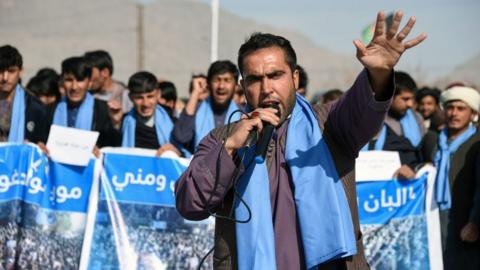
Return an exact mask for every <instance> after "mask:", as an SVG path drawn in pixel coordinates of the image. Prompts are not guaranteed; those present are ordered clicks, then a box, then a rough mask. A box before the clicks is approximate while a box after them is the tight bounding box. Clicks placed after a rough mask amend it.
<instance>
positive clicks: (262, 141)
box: [249, 103, 280, 164]
mask: <svg viewBox="0 0 480 270" xmlns="http://www.w3.org/2000/svg"><path fill="white" fill-rule="evenodd" d="M265 108H274V109H277V116H278V117H280V108H279V107H278V103H269V104H266V105H265ZM262 123H263V130H262V131H263V132H262V136H261V137H260V138H259V140H258V141H257V146H256V147H255V154H254V156H255V162H257V163H258V164H260V163H263V162H264V161H265V155H266V154H267V149H268V144H269V143H270V139H271V138H272V134H273V131H274V130H275V127H274V126H273V125H272V124H271V123H269V122H263V121H262ZM251 133H255V136H256V133H257V132H256V130H255V132H253V131H252V132H251ZM249 137H250V136H249Z"/></svg>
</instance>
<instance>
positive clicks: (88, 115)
mask: <svg viewBox="0 0 480 270" xmlns="http://www.w3.org/2000/svg"><path fill="white" fill-rule="evenodd" d="M94 104H95V100H94V98H93V96H92V95H91V94H90V93H88V92H87V94H86V95H85V99H84V100H83V102H82V104H80V108H79V109H78V114H77V120H76V121H75V126H74V128H77V129H83V130H91V129H92V122H93V105H94ZM67 113H68V109H67V98H66V97H64V98H62V101H60V102H59V103H58V105H57V108H56V109H55V114H54V116H53V124H55V125H59V126H64V127H68V120H67V119H68V116H67Z"/></svg>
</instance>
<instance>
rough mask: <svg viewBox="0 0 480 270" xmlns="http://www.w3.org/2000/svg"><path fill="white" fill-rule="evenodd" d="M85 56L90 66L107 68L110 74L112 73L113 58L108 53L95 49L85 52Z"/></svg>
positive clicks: (100, 68)
mask: <svg viewBox="0 0 480 270" xmlns="http://www.w3.org/2000/svg"><path fill="white" fill-rule="evenodd" d="M85 58H86V59H87V61H88V62H89V63H90V65H92V68H98V69H99V70H102V69H104V68H106V69H108V71H109V72H110V76H112V75H113V60H112V57H111V56H110V54H109V53H108V52H107V51H104V50H96V51H90V52H86V53H85Z"/></svg>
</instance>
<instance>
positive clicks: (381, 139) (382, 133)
mask: <svg viewBox="0 0 480 270" xmlns="http://www.w3.org/2000/svg"><path fill="white" fill-rule="evenodd" d="M386 137H387V126H386V125H385V124H383V126H382V129H381V130H380V133H379V134H378V137H377V141H376V142H375V148H374V149H373V150H375V151H381V150H383V146H384V145H385V139H386ZM368 146H369V142H368V143H367V144H365V145H364V146H363V147H362V149H361V150H360V151H369V150H368Z"/></svg>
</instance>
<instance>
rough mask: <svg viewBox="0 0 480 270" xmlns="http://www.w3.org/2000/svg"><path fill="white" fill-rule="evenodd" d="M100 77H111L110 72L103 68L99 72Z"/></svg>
mask: <svg viewBox="0 0 480 270" xmlns="http://www.w3.org/2000/svg"><path fill="white" fill-rule="evenodd" d="M100 76H102V77H103V78H109V77H110V76H111V75H110V70H108V68H103V69H102V70H100Z"/></svg>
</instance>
